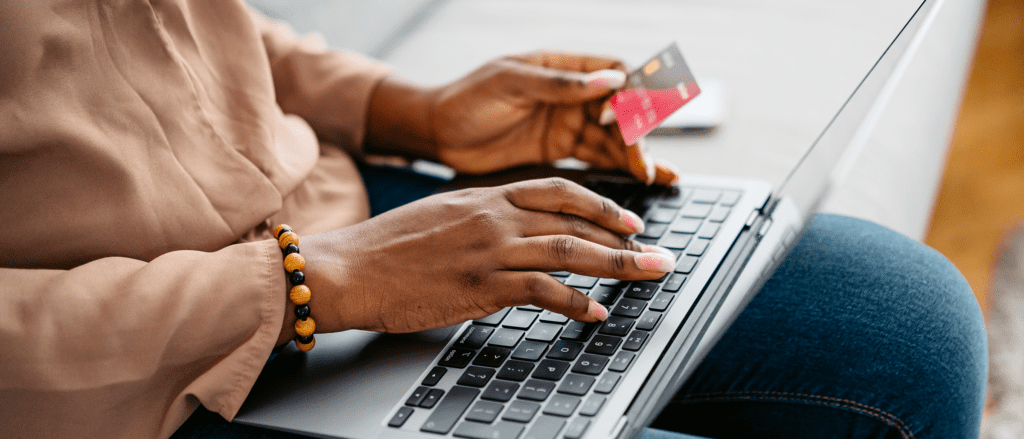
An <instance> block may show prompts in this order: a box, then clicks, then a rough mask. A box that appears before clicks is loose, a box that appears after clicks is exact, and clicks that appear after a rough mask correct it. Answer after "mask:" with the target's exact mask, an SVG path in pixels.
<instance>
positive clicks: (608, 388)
mask: <svg viewBox="0 0 1024 439" xmlns="http://www.w3.org/2000/svg"><path fill="white" fill-rule="evenodd" d="M619 378H622V375H619V374H617V373H606V374H604V375H601V379H599V380H597V385H596V386H594V392H596V393H605V394H607V393H612V390H615V385H616V384H618V383H619Z"/></svg>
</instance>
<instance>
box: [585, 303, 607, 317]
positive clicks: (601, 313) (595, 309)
mask: <svg viewBox="0 0 1024 439" xmlns="http://www.w3.org/2000/svg"><path fill="white" fill-rule="evenodd" d="M587 313H588V314H590V315H591V316H593V317H594V318H595V319H598V320H600V321H602V322H603V321H605V320H608V309H607V308H605V307H604V306H602V305H601V304H600V303H597V302H596V301H593V300H591V301H590V309H589V310H587Z"/></svg>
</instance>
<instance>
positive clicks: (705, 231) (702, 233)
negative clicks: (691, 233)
mask: <svg viewBox="0 0 1024 439" xmlns="http://www.w3.org/2000/svg"><path fill="white" fill-rule="evenodd" d="M719 227H721V224H719V223H704V225H703V226H700V230H698V231H697V237H698V238H704V239H711V238H714V237H715V235H716V234H717V233H718V228H719Z"/></svg>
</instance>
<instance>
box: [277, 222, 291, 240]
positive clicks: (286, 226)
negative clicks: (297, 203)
mask: <svg viewBox="0 0 1024 439" xmlns="http://www.w3.org/2000/svg"><path fill="white" fill-rule="evenodd" d="M291 228H292V226H289V225H287V224H280V225H278V226H277V227H274V237H275V238H276V237H278V236H279V235H280V234H281V231H282V230H284V229H289V230H291Z"/></svg>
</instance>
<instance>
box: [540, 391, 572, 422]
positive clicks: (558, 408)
mask: <svg viewBox="0 0 1024 439" xmlns="http://www.w3.org/2000/svg"><path fill="white" fill-rule="evenodd" d="M578 405H580V399H579V398H577V397H575V396H569V395H558V394H556V395H555V396H552V397H551V401H548V405H546V406H544V414H545V415H554V416H562V417H569V416H572V413H573V412H575V411H576V406H578Z"/></svg>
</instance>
